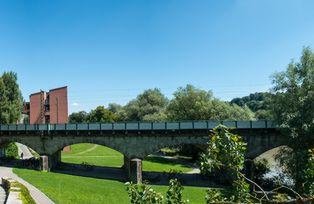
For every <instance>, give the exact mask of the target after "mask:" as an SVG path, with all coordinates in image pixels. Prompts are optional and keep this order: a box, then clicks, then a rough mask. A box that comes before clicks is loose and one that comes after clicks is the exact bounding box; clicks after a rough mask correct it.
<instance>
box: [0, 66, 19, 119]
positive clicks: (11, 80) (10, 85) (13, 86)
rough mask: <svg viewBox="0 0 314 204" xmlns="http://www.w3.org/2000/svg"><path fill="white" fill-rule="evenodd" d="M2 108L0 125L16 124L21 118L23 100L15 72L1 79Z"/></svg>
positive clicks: (0, 101)
mask: <svg viewBox="0 0 314 204" xmlns="http://www.w3.org/2000/svg"><path fill="white" fill-rule="evenodd" d="M0 106H1V107H0V123H2V124H8V123H16V122H18V120H19V119H20V118H21V114H22V106H23V98H22V94H21V90H20V88H19V85H18V83H17V74H16V73H14V72H4V73H3V74H2V76H1V77H0Z"/></svg>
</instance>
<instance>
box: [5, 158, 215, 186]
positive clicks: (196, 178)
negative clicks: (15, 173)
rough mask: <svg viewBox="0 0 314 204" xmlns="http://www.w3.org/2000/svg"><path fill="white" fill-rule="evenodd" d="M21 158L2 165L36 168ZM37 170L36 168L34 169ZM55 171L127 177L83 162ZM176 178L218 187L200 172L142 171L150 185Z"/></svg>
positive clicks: (189, 183) (118, 170)
mask: <svg viewBox="0 0 314 204" xmlns="http://www.w3.org/2000/svg"><path fill="white" fill-rule="evenodd" d="M149 161H153V162H157V161H158V162H160V163H165V164H173V163H172V162H171V160H170V161H169V159H165V158H161V159H160V158H156V157H149ZM23 164H25V161H23V160H11V161H10V162H2V163H1V165H2V166H7V167H14V168H21V169H36V168H32V167H30V166H23ZM36 170H38V169H36ZM51 171H52V172H55V173H61V174H68V175H74V176H82V177H90V178H97V179H108V180H116V181H120V182H127V181H128V177H127V174H126V171H125V169H124V168H122V167H120V168H118V167H101V166H91V165H88V166H87V165H84V164H70V163H60V164H59V165H58V166H57V167H56V168H54V169H53V170H51ZM172 178H178V179H179V180H180V181H181V183H182V184H183V185H185V186H195V187H218V186H219V185H217V184H216V183H215V182H213V179H211V178H208V177H204V176H202V175H200V174H186V173H169V172H147V171H144V172H143V181H145V182H146V181H147V182H148V183H149V184H152V185H168V184H169V180H170V179H172Z"/></svg>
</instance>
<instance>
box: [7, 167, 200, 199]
mask: <svg viewBox="0 0 314 204" xmlns="http://www.w3.org/2000/svg"><path fill="white" fill-rule="evenodd" d="M13 171H14V173H16V174H17V175H18V176H20V177H22V178H23V179H24V180H26V181H28V182H29V183H31V184H33V185H34V186H36V187H37V188H39V189H40V190H41V191H43V192H44V193H45V194H46V195H47V196H48V197H49V198H51V199H52V200H53V201H54V202H56V203H95V204H96V203H102V204H107V203H108V204H111V203H112V204H115V203H117V204H122V203H129V199H128V195H127V192H126V190H125V186H124V183H121V182H119V181H113V180H106V179H95V178H88V177H80V176H72V175H67V174H60V173H53V172H40V171H34V170H27V169H14V170H13ZM153 188H154V189H155V190H156V191H158V192H162V193H164V195H165V192H166V191H167V188H168V187H167V186H153ZM183 192H184V198H185V199H186V198H188V199H189V200H190V203H204V202H205V188H198V187H185V188H184V191H183Z"/></svg>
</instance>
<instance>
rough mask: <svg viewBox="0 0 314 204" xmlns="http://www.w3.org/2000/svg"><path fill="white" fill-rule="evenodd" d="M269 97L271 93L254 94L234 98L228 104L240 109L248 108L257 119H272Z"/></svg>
mask: <svg viewBox="0 0 314 204" xmlns="http://www.w3.org/2000/svg"><path fill="white" fill-rule="evenodd" d="M271 97H272V94H271V93H268V92H256V93H253V94H250V95H248V96H244V97H242V98H234V99H232V100H231V102H230V103H231V104H237V105H238V106H240V107H248V108H249V109H251V110H252V111H253V112H254V113H255V116H256V118H257V119H273V116H272V112H271Z"/></svg>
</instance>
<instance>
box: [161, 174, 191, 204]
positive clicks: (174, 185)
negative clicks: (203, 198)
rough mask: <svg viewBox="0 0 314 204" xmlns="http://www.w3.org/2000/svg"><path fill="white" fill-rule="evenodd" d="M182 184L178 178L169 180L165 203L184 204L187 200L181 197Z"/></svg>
mask: <svg viewBox="0 0 314 204" xmlns="http://www.w3.org/2000/svg"><path fill="white" fill-rule="evenodd" d="M182 193H183V186H182V185H181V183H180V182H179V181H178V179H171V180H170V182H169V188H168V191H167V196H166V203H167V204H184V203H188V202H189V200H183V198H182Z"/></svg>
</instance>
